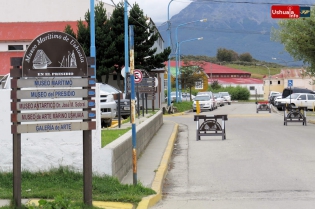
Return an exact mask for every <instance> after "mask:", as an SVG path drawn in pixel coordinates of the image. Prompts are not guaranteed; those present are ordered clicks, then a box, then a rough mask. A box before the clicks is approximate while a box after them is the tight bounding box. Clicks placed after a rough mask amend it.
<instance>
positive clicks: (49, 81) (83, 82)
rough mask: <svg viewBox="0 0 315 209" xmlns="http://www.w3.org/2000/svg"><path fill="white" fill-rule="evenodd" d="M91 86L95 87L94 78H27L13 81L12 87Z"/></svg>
mask: <svg viewBox="0 0 315 209" xmlns="http://www.w3.org/2000/svg"><path fill="white" fill-rule="evenodd" d="M89 86H95V79H94V78H27V79H12V80H11V87H17V88H56V87H57V88H59V87H89Z"/></svg>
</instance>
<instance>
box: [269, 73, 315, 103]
mask: <svg viewBox="0 0 315 209" xmlns="http://www.w3.org/2000/svg"><path fill="white" fill-rule="evenodd" d="M304 73H305V69H303V68H300V69H282V70H281V72H280V73H279V74H277V75H272V76H270V79H269V76H266V77H265V78H264V79H263V80H264V99H265V100H268V95H269V92H271V91H277V92H280V93H282V91H283V89H284V88H286V87H288V80H292V81H293V86H292V87H299V88H306V89H310V90H312V91H314V90H315V85H312V83H313V80H315V78H310V77H309V76H304Z"/></svg>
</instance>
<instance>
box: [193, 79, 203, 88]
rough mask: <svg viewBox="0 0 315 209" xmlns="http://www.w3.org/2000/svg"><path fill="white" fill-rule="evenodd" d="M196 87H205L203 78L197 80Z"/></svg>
mask: <svg viewBox="0 0 315 209" xmlns="http://www.w3.org/2000/svg"><path fill="white" fill-rule="evenodd" d="M195 89H203V82H202V80H198V81H196V83H195Z"/></svg>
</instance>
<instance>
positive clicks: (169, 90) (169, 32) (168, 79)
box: [167, 0, 174, 106]
mask: <svg viewBox="0 0 315 209" xmlns="http://www.w3.org/2000/svg"><path fill="white" fill-rule="evenodd" d="M172 1H174V0H171V1H170V2H169V3H168V7H167V9H168V10H167V23H168V29H167V30H168V47H170V46H171V23H170V4H171V3H172ZM170 62H171V60H170V55H169V56H168V62H167V106H171V66H170V65H171V64H170Z"/></svg>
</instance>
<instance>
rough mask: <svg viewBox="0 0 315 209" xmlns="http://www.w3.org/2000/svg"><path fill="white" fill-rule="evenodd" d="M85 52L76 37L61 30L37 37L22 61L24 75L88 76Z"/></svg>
mask: <svg viewBox="0 0 315 209" xmlns="http://www.w3.org/2000/svg"><path fill="white" fill-rule="evenodd" d="M87 72H88V64H87V59H86V56H85V53H84V51H83V49H82V47H81V46H80V44H79V43H78V42H77V40H76V39H75V38H73V37H72V36H70V35H69V34H66V33H62V32H59V31H50V32H46V33H44V34H41V35H40V36H38V37H36V38H35V39H34V40H33V41H32V43H31V44H30V45H29V46H28V48H27V50H26V52H25V54H24V57H23V62H22V77H68V76H70V77H72V76H81V77H82V76H87V75H88V74H87Z"/></svg>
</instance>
